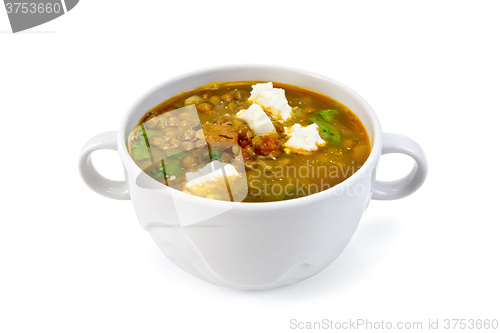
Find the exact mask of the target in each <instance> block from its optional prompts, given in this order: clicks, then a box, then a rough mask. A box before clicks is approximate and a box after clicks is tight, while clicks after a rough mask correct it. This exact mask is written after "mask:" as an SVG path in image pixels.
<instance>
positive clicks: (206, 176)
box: [186, 161, 239, 188]
mask: <svg viewBox="0 0 500 333" xmlns="http://www.w3.org/2000/svg"><path fill="white" fill-rule="evenodd" d="M222 168H224V173H225V174H226V177H228V178H229V177H236V176H238V175H239V173H238V171H236V168H235V167H234V166H232V165H231V164H222V163H220V162H219V161H212V162H211V163H209V164H207V165H206V166H205V167H204V168H203V169H200V170H198V171H195V172H187V173H186V179H187V183H186V187H188V188H189V187H195V186H202V185H204V184H207V183H211V182H213V183H216V182H223V184H225V181H224V174H223V173H222ZM224 186H225V185H224Z"/></svg>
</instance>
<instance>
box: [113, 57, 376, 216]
mask: <svg viewBox="0 0 500 333" xmlns="http://www.w3.org/2000/svg"><path fill="white" fill-rule="evenodd" d="M242 69H245V70H250V69H251V70H259V71H265V70H270V69H272V70H282V71H286V72H289V73H296V74H300V75H305V76H310V77H313V78H316V79H320V80H324V81H328V82H329V83H332V84H334V85H336V86H338V87H340V88H341V89H343V90H344V91H345V92H347V93H348V94H349V95H351V96H352V97H354V98H355V99H357V100H358V102H359V103H360V104H361V105H362V107H363V108H364V109H365V111H366V112H367V118H368V119H369V121H370V122H371V124H372V126H373V135H372V139H373V145H372V149H371V151H370V155H369V156H368V159H367V160H366V161H365V163H364V164H363V165H362V166H361V168H359V170H357V171H356V172H355V173H354V174H353V175H352V176H350V177H349V178H348V179H346V180H344V181H342V182H341V183H339V184H337V185H335V186H333V187H331V188H329V189H327V190H324V191H320V192H317V193H313V194H310V195H307V196H304V197H301V198H295V199H291V200H283V201H270V202H230V201H223V200H213V199H207V198H203V197H198V196H195V195H192V194H188V193H184V192H182V191H179V190H176V189H174V188H171V187H168V186H166V185H163V187H164V188H162V189H161V190H153V191H163V192H166V193H168V191H164V190H165V189H168V190H169V191H175V192H176V194H175V195H176V198H178V199H182V200H185V201H189V202H190V203H192V204H193V205H195V206H211V207H214V208H218V209H224V210H227V209H236V210H239V211H254V210H256V209H257V210H266V211H267V210H277V209H286V208H289V207H290V206H292V205H293V206H294V207H296V206H304V205H309V204H311V203H314V202H318V201H322V200H325V199H327V198H329V197H333V196H335V195H336V192H335V191H336V190H338V189H341V193H344V191H345V190H346V188H348V187H349V186H352V184H355V183H357V181H358V180H359V179H360V178H361V177H363V176H365V175H366V174H367V172H368V171H369V168H374V167H375V166H376V164H377V162H378V159H379V157H380V154H381V151H382V128H381V126H380V122H379V119H378V117H377V115H376V114H375V111H374V110H373V109H372V107H371V106H370V105H369V104H368V102H367V101H366V100H365V99H364V98H363V97H361V95H359V94H358V93H357V92H356V91H354V90H353V89H352V88H350V87H348V86H346V85H345V84H343V83H341V82H339V81H337V80H335V79H332V78H330V77H328V76H325V75H322V74H318V73H314V72H311V71H308V70H303V69H298V68H293V67H288V66H281V65H268V64H233V65H220V66H212V67H206V68H201V69H197V70H192V71H190V72H187V73H184V74H180V75H176V76H174V77H171V78H170V79H167V80H165V81H162V82H160V83H159V84H156V85H155V86H154V87H152V88H150V89H149V90H147V91H146V92H145V93H143V94H142V95H141V96H140V97H139V98H137V99H136V102H135V103H133V104H132V105H131V107H130V108H129V109H128V111H127V112H126V113H125V115H124V117H123V118H122V121H121V123H120V127H119V128H118V131H117V134H118V138H117V145H118V152H119V154H120V158H121V159H122V162H123V163H124V164H125V165H127V164H132V165H135V162H134V161H133V160H132V158H131V157H130V156H129V154H128V151H127V147H126V142H125V140H123V138H124V137H125V127H126V125H127V124H128V122H129V120H130V118H131V117H132V116H133V115H134V113H135V110H136V108H137V106H138V105H139V104H140V103H141V101H142V100H144V99H145V98H147V97H148V96H150V95H152V94H153V93H155V92H157V91H158V90H159V89H160V88H162V87H164V86H166V85H170V84H173V83H175V82H176V81H178V80H181V79H183V80H186V79H189V78H193V77H196V76H205V75H210V74H211V73H213V72H217V71H238V70H242ZM283 83H286V82H283ZM195 88H197V87H193V88H192V89H195ZM339 102H341V103H342V101H339ZM363 125H364V124H363ZM365 127H366V125H365ZM368 174H370V173H368Z"/></svg>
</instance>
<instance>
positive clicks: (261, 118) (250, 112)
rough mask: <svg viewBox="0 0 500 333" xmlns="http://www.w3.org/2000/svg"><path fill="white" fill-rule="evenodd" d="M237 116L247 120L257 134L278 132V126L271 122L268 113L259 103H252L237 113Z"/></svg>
mask: <svg viewBox="0 0 500 333" xmlns="http://www.w3.org/2000/svg"><path fill="white" fill-rule="evenodd" d="M236 117H238V118H240V119H243V120H245V121H246V122H247V124H248V126H249V127H250V128H251V129H252V131H254V133H256V134H271V133H276V128H275V127H274V125H273V123H272V122H271V119H269V117H268V116H267V114H266V113H265V112H264V110H262V108H261V107H260V105H258V104H252V105H250V107H249V108H248V109H246V110H241V111H240V112H238V113H237V114H236Z"/></svg>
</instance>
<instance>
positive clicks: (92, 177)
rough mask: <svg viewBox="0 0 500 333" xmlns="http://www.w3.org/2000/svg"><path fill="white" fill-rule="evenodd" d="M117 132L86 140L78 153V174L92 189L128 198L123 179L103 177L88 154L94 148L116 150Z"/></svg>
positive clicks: (103, 193) (124, 198)
mask: <svg viewBox="0 0 500 333" xmlns="http://www.w3.org/2000/svg"><path fill="white" fill-rule="evenodd" d="M116 140H117V132H116V131H111V132H104V133H101V134H98V135H96V136H94V137H93V138H92V139H90V140H89V141H87V143H86V144H85V145H84V146H83V149H82V151H81V153H80V161H79V169H80V175H81V177H82V179H83V181H84V182H85V184H87V186H88V187H90V188H91V189H92V190H93V191H95V192H96V193H99V194H100V195H103V196H105V197H108V198H112V199H120V200H130V193H129V189H128V186H127V183H126V182H125V181H123V180H122V181H116V180H111V179H108V178H106V177H103V176H102V175H101V174H100V173H99V172H97V170H96V169H95V167H94V165H93V164H92V160H91V159H90V155H91V154H92V152H94V151H95V150H99V149H111V150H116V151H117V150H118V146H117V144H116V142H117V141H116Z"/></svg>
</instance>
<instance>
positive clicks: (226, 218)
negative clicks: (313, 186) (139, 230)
mask: <svg viewBox="0 0 500 333" xmlns="http://www.w3.org/2000/svg"><path fill="white" fill-rule="evenodd" d="M242 80H259V81H274V82H282V83H288V84H292V85H297V86H301V87H305V88H309V89H311V90H314V91H317V92H320V93H322V94H324V95H327V96H330V97H332V98H334V99H335V100H337V101H339V102H341V103H342V104H344V105H346V106H347V107H349V108H350V109H351V110H352V111H353V112H354V113H355V114H356V115H357V116H358V117H359V119H360V120H361V121H362V122H363V124H364V125H365V127H366V130H367V131H368V134H369V136H370V140H371V144H372V151H371V154H370V156H369V158H368V160H367V161H366V162H365V164H364V165H363V167H362V168H361V169H359V170H358V171H357V172H356V173H355V174H354V175H353V176H351V177H350V178H348V179H347V180H346V181H344V182H342V183H341V184H339V185H337V186H335V187H333V188H331V189H328V190H326V191H323V192H319V193H316V194H313V195H310V196H307V197H303V198H299V199H293V200H288V201H280V202H268V203H232V202H226V201H218V200H210V199H205V198H201V197H197V196H192V195H189V194H186V193H182V192H179V191H177V190H174V189H171V188H168V187H166V186H164V185H162V184H159V183H158V182H156V181H155V180H153V179H152V178H149V177H144V174H143V173H142V172H141V170H140V169H139V168H138V167H137V165H136V164H135V163H134V161H133V160H132V159H131V158H130V156H129V155H128V153H127V149H126V142H127V139H128V136H129V134H130V132H131V131H132V129H133V128H134V126H135V125H136V124H137V122H138V121H139V119H140V118H141V116H142V115H144V113H145V112H146V111H147V110H148V109H150V108H152V107H154V106H156V105H157V104H159V103H161V102H163V101H164V100H166V99H168V98H169V97H171V96H173V95H176V94H178V93H180V92H183V91H187V90H191V89H193V88H196V87H199V86H201V85H204V84H207V83H210V82H215V81H219V82H224V81H242ZM97 149H115V150H118V151H119V153H120V157H121V160H122V162H123V165H124V167H125V170H126V181H121V182H120V181H112V180H109V179H106V178H104V177H102V176H101V175H99V174H98V173H97V171H96V170H95V168H94V167H93V166H92V163H91V160H90V154H91V153H92V152H93V151H95V150H97ZM385 153H403V154H407V155H409V156H411V157H413V159H414V160H415V166H414V168H413V170H412V171H411V172H410V173H409V174H408V175H407V176H405V177H404V178H402V179H399V180H396V181H392V182H380V181H376V180H375V168H376V165H377V162H378V160H379V157H380V155H381V154H385ZM80 172H81V175H82V178H83V180H84V181H85V182H86V183H87V185H88V186H89V187H90V188H91V189H93V190H94V191H96V192H97V193H99V194H102V195H104V196H107V197H110V198H114V199H131V200H132V204H133V205H134V209H135V211H136V214H137V217H138V219H139V222H140V223H141V225H142V227H143V228H144V229H146V230H147V231H148V232H149V233H150V235H151V236H152V238H153V240H154V241H155V242H156V244H157V245H158V246H159V247H160V248H161V250H162V251H163V253H165V255H166V256H167V257H168V258H169V259H170V260H171V261H172V262H174V263H175V264H176V265H177V266H179V267H180V268H182V269H183V270H185V271H186V272H188V273H190V274H192V275H194V276H196V277H198V278H200V279H202V280H204V281H206V282H209V283H213V284H216V285H220V286H224V287H230V288H237V289H268V288H275V287H279V286H283V285H287V284H291V283H295V282H298V281H301V280H304V279H306V278H308V277H310V276H312V275H314V274H316V273H318V272H320V271H321V270H323V269H324V268H325V267H327V266H328V265H329V264H330V263H331V262H333V261H334V260H335V259H336V258H337V257H338V256H339V255H340V254H341V253H342V251H343V250H344V248H345V247H346V245H347V244H348V242H349V240H350V239H351V237H352V235H353V233H354V231H355V230H356V227H357V225H358V223H359V221H360V219H361V216H362V215H363V212H364V211H365V210H366V208H367V207H368V204H369V202H370V199H398V198H402V197H405V196H407V195H409V194H411V193H413V192H414V191H416V190H417V189H418V188H419V187H420V186H421V185H422V183H423V182H424V180H425V177H426V175H427V162H426V159H425V154H424V152H423V151H422V149H421V148H420V147H419V146H418V144H416V143H415V142H414V141H413V140H411V139H409V138H407V137H405V136H402V135H398V134H389V133H382V130H381V128H380V124H379V121H378V119H377V117H376V115H375V113H374V112H373V110H372V108H371V107H370V106H369V105H368V103H367V102H366V101H365V100H364V99H363V98H361V96H359V95H358V94H357V93H356V92H354V91H353V90H351V89H350V88H348V87H346V86H345V85H343V84H341V83H339V82H337V81H335V80H333V79H330V78H327V77H324V76H322V75H319V74H314V73H310V72H306V71H303V70H298V69H292V68H284V67H278V66H262V65H241V66H228V67H216V68H210V69H205V70H200V71H196V72H192V73H189V74H186V75H182V76H179V77H176V78H173V79H171V80H168V81H167V82H165V83H163V84H161V85H160V86H158V87H156V88H154V89H153V90H151V91H149V92H148V93H146V94H145V95H144V96H143V97H141V98H140V99H139V101H138V102H137V103H136V104H135V105H134V106H133V107H132V108H131V109H130V110H129V111H128V112H127V114H126V115H125V118H124V119H123V122H122V123H121V124H120V126H119V128H118V132H106V133H102V134H99V135H97V136H95V137H94V138H92V139H91V140H90V141H89V142H87V144H85V146H84V148H83V150H82V153H81V157H80ZM186 214H187V215H190V214H191V215H193V216H194V218H195V219H196V221H197V223H192V222H191V223H189V225H186V223H183V221H182V220H183V219H185V218H186V216H187V215H186ZM191 215H190V216H191ZM193 216H191V217H193Z"/></svg>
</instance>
